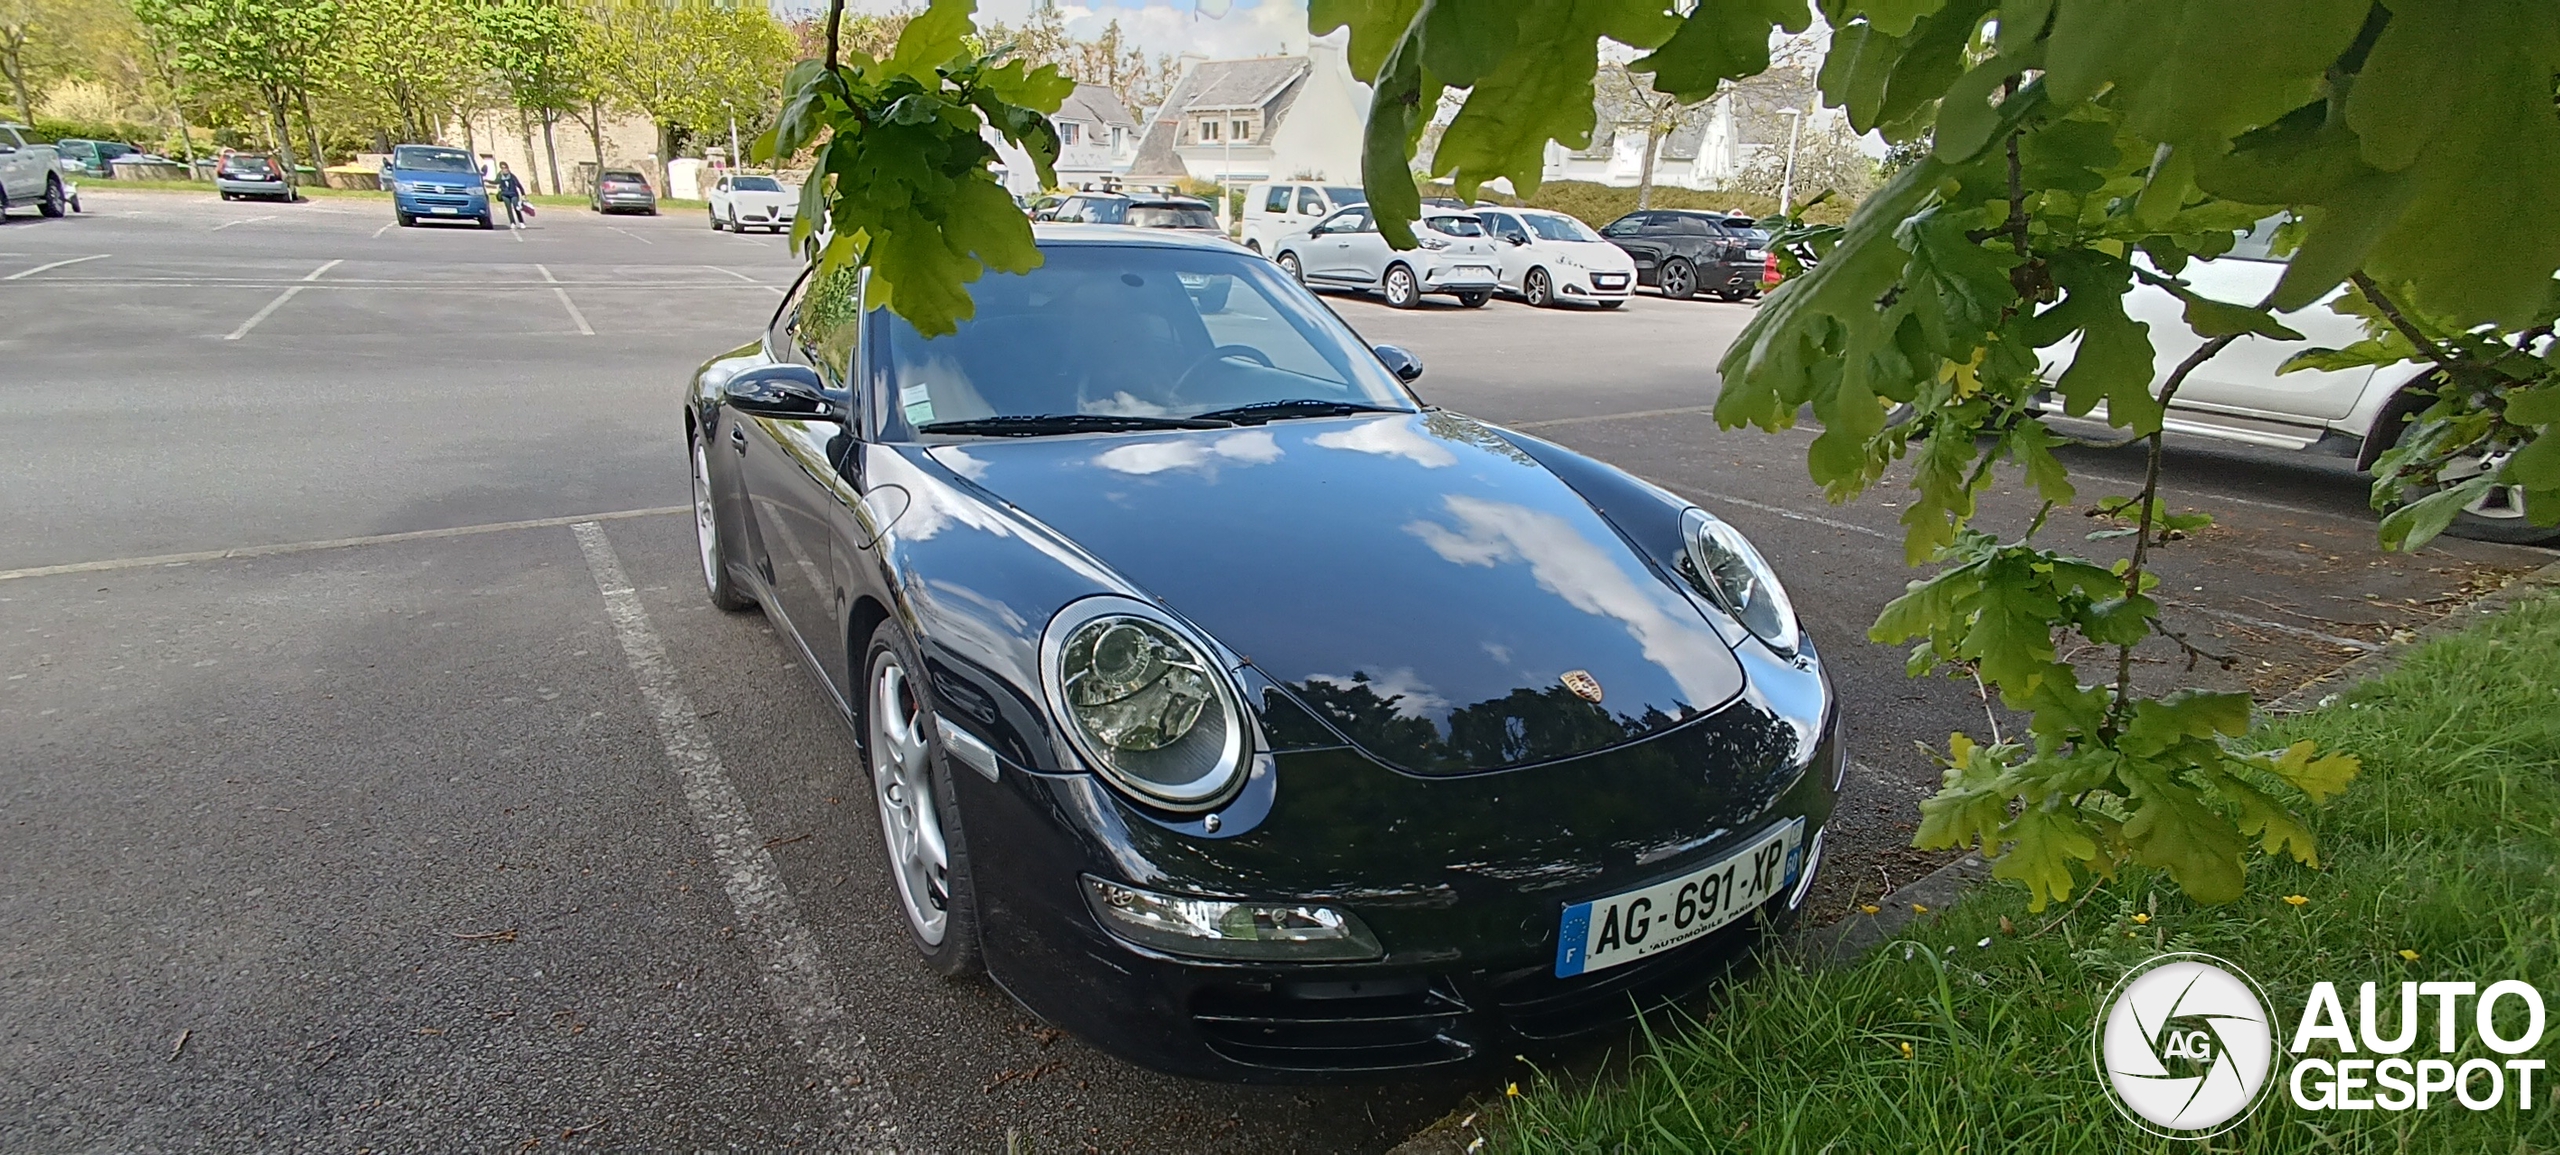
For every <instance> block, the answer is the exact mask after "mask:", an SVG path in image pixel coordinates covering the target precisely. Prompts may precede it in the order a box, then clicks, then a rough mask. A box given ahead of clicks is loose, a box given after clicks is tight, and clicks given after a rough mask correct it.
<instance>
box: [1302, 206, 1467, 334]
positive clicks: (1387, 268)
mask: <svg viewBox="0 0 2560 1155" xmlns="http://www.w3.org/2000/svg"><path fill="white" fill-rule="evenodd" d="M1413 235H1414V236H1415V237H1416V238H1417V239H1419V240H1420V241H1421V242H1422V245H1421V247H1420V248H1417V249H1414V250H1412V251H1410V252H1402V253H1400V252H1397V251H1395V250H1394V249H1392V248H1389V247H1388V246H1387V238H1386V236H1385V235H1384V234H1382V233H1380V232H1379V231H1378V223H1377V221H1376V220H1375V219H1373V218H1372V217H1371V216H1370V215H1369V206H1367V205H1353V206H1351V207H1350V208H1347V209H1343V210H1341V211H1339V212H1336V213H1334V214H1333V215H1332V216H1329V217H1326V218H1324V219H1323V220H1321V221H1318V222H1316V223H1315V225H1314V226H1313V227H1311V228H1308V229H1305V230H1302V231H1299V232H1292V233H1287V234H1284V235H1283V236H1281V237H1280V238H1279V240H1278V241H1277V242H1276V244H1275V246H1274V250H1273V252H1272V254H1271V259H1272V261H1273V262H1275V263H1277V264H1278V265H1279V266H1280V269H1281V271H1282V272H1285V273H1287V274H1289V275H1290V276H1292V277H1295V278H1297V279H1298V280H1300V281H1303V282H1305V283H1306V284H1307V285H1308V287H1310V288H1325V289H1359V290H1363V291H1368V292H1376V293H1380V294H1383V295H1385V297H1386V298H1387V303H1388V304H1390V305H1393V306H1395V307H1396V308H1399V309H1410V308H1413V307H1414V306H1416V305H1419V304H1421V303H1422V295H1423V294H1424V293H1450V294H1454V295H1455V296H1456V297H1457V298H1458V303H1459V304H1461V305H1464V306H1466V307H1467V308H1470V309H1476V308H1482V307H1483V306H1484V303H1485V302H1486V301H1489V300H1492V299H1493V292H1494V290H1495V289H1496V288H1499V287H1500V286H1501V283H1502V280H1501V277H1502V257H1501V254H1500V253H1499V251H1498V250H1497V249H1496V248H1495V247H1494V242H1493V238H1491V237H1489V236H1486V235H1485V229H1484V222H1483V221H1480V220H1477V219H1476V218H1475V217H1473V216H1471V215H1468V214H1467V213H1465V212H1463V211H1460V210H1454V209H1453V210H1445V211H1444V210H1440V209H1424V210H1423V214H1422V219H1421V220H1419V221H1416V222H1414V225H1413Z"/></svg>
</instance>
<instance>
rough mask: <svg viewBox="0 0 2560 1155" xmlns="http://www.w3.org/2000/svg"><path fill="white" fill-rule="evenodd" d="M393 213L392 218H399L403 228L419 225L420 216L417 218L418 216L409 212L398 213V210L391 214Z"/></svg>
mask: <svg viewBox="0 0 2560 1155" xmlns="http://www.w3.org/2000/svg"><path fill="white" fill-rule="evenodd" d="M391 215H392V219H394V220H397V221H399V222H400V227H401V228H404V229H413V228H416V227H418V218H416V217H414V216H411V215H410V214H408V213H398V212H395V213H393V214H391Z"/></svg>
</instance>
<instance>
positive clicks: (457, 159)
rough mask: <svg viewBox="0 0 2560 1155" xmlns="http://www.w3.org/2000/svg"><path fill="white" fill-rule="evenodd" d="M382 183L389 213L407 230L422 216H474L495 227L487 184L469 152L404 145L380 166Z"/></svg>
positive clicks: (430, 217) (395, 150) (431, 217)
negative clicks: (491, 215) (385, 190)
mask: <svg viewBox="0 0 2560 1155" xmlns="http://www.w3.org/2000/svg"><path fill="white" fill-rule="evenodd" d="M382 187H384V188H386V189H389V190H391V211H392V215H394V216H396V217H398V218H399V220H400V227H401V228H404V229H405V228H408V227H409V226H411V225H414V224H416V223H418V222H419V221H420V220H421V219H424V220H435V219H438V218H443V219H446V220H477V221H479V222H480V227H481V228H484V229H487V228H495V227H497V222H495V221H493V220H491V219H490V216H489V186H488V185H487V184H485V183H483V182H482V181H481V179H480V168H479V166H478V165H476V164H474V163H472V159H471V154H470V153H467V152H464V151H462V150H461V149H458V148H446V147H444V146H442V145H435V144H404V145H401V146H399V147H397V148H394V149H392V150H391V160H390V161H389V162H388V163H385V164H384V165H383V166H382Z"/></svg>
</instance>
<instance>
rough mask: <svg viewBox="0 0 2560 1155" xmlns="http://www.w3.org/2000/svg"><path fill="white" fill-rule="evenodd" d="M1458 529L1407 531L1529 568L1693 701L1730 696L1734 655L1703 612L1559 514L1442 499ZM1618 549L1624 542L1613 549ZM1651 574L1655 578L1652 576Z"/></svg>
mask: <svg viewBox="0 0 2560 1155" xmlns="http://www.w3.org/2000/svg"><path fill="white" fill-rule="evenodd" d="M1443 500H1444V501H1445V502H1446V503H1447V505H1448V507H1449V513H1450V514H1451V515H1452V516H1454V517H1456V518H1457V519H1458V528H1457V529H1456V530H1451V529H1450V528H1449V527H1447V526H1444V525H1441V524H1439V523H1437V522H1430V521H1417V522H1413V523H1412V524H1410V525H1407V526H1405V531H1406V532H1408V533H1411V534H1413V535H1414V536H1415V537H1418V538H1421V539H1422V542H1423V544H1425V545H1428V546H1430V547H1431V549H1432V552H1434V553H1437V554H1439V555H1440V556H1441V557H1442V558H1445V559H1447V560H1448V561H1450V562H1453V563H1455V564H1458V565H1480V566H1493V565H1499V564H1502V563H1504V562H1525V563H1526V564H1527V565H1528V566H1529V572H1530V573H1531V574H1532V575H1533V576H1535V577H1536V579H1537V582H1538V588H1540V589H1543V590H1546V591H1547V592H1548V593H1551V594H1554V595H1556V596H1557V597H1559V598H1562V599H1564V601H1565V603H1566V604H1567V605H1570V606H1572V607H1573V608H1575V609H1578V610H1581V611H1583V612H1584V613H1587V614H1593V615H1597V616H1600V617H1609V618H1616V619H1617V620H1618V621H1620V622H1622V623H1624V624H1625V626H1626V630H1627V634H1628V636H1630V637H1632V638H1634V639H1635V640H1636V642H1637V644H1638V645H1640V646H1642V647H1643V649H1644V656H1645V657H1646V658H1648V659H1651V660H1652V661H1653V662H1654V663H1655V664H1656V665H1659V666H1661V667H1662V668H1663V669H1664V670H1665V671H1667V672H1669V673H1670V675H1671V677H1672V680H1674V681H1676V682H1678V683H1680V690H1681V692H1682V693H1683V694H1685V695H1687V696H1688V698H1689V700H1690V701H1693V702H1712V701H1716V700H1718V699H1720V698H1722V697H1723V696H1724V694H1723V693H1722V692H1720V691H1721V690H1723V689H1724V687H1725V683H1726V682H1727V679H1728V677H1729V671H1730V669H1731V667H1732V663H1733V657H1732V654H1731V653H1730V652H1729V651H1727V650H1725V648H1724V646H1723V643H1722V642H1721V641H1720V640H1718V639H1717V638H1716V636H1715V634H1714V633H1713V632H1712V631H1710V630H1709V629H1708V628H1707V626H1706V623H1705V622H1704V621H1703V620H1701V619H1700V618H1699V617H1698V615H1697V611H1696V610H1695V609H1693V608H1691V607H1690V605H1689V604H1688V603H1687V602H1685V601H1682V600H1680V599H1679V598H1678V597H1677V596H1676V595H1674V594H1673V593H1672V591H1670V590H1667V589H1659V588H1655V589H1647V588H1646V585H1647V584H1657V585H1658V583H1639V582H1638V580H1637V575H1635V574H1631V573H1629V572H1628V570H1627V567H1626V566H1624V565H1622V564H1620V562H1619V561H1618V559H1617V558H1616V557H1614V556H1613V555H1612V553H1611V551H1610V550H1609V549H1608V548H1604V547H1603V546H1602V545H1601V544H1600V543H1598V542H1594V541H1592V540H1591V539H1589V538H1587V537H1584V536H1583V535H1582V534H1581V533H1580V532H1579V531H1577V530H1575V529H1574V528H1573V525H1572V523H1570V522H1567V521H1566V520H1565V519H1563V518H1561V517H1558V516H1556V515H1555V514H1552V513H1545V512H1542V511H1539V510H1535V509H1530V508H1528V507H1527V506H1522V505H1514V504H1511V503H1509V502H1499V501H1486V500H1484V499H1483V498H1478V497H1464V496H1458V495H1451V496H1449V497H1447V498H1445V499H1443ZM1609 544H1610V545H1611V546H1615V545H1616V544H1617V543H1615V542H1611V543H1609ZM1646 576H1648V577H1649V576H1650V575H1646Z"/></svg>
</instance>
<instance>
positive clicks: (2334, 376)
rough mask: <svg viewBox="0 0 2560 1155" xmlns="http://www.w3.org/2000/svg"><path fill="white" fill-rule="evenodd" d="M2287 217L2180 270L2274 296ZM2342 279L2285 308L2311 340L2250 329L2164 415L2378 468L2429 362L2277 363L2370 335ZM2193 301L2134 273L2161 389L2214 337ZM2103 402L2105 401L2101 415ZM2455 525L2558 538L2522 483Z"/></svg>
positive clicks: (2195, 427)
mask: <svg viewBox="0 0 2560 1155" xmlns="http://www.w3.org/2000/svg"><path fill="white" fill-rule="evenodd" d="M2283 219H2284V218H2282V217H2280V216H2279V217H2271V218H2268V219H2267V220H2264V221H2261V222H2259V223H2258V225H2257V227H2256V228H2254V229H2251V230H2250V231H2249V232H2247V233H2245V234H2243V235H2241V236H2240V238H2239V240H2238V242H2237V243H2236V244H2234V245H2233V246H2232V249H2231V251H2230V252H2229V253H2226V254H2224V255H2223V256H2221V257H2218V258H2216V259H2214V260H2210V261H2190V262H2188V263H2187V266H2186V268H2185V270H2184V271H2182V272H2180V273H2179V274H2178V277H2179V279H2180V280H2183V281H2185V282H2186V283H2187V284H2188V286H2189V288H2190V290H2191V291H2193V292H2194V293H2196V294H2197V295H2199V296H2203V297H2207V298H2210V299H2212V300H2216V301H2228V302H2232V303H2234V304H2244V305H2245V304H2253V303H2255V302H2258V301H2263V300H2265V299H2266V298H2267V294H2268V292H2269V291H2270V290H2272V289H2274V288H2275V284H2276V281H2277V280H2278V279H2279V278H2281V277H2282V276H2284V270H2285V263H2284V261H2283V260H2282V259H2281V258H2279V257H2276V256H2275V255H2274V254H2273V253H2272V252H2271V251H2270V247H2271V244H2272V242H2273V240H2274V236H2275V230H2276V226H2277V225H2278V224H2280V223H2282V221H2283ZM2136 259H2137V260H2139V259H2140V258H2139V257H2137V258H2136ZM2144 267H2145V268H2146V269H2147V268H2149V265H2147V264H2146V265H2145V266H2144ZM2344 291H2345V290H2344V289H2343V287H2342V288H2340V289H2338V290H2335V291H2332V292H2331V293H2330V294H2329V295H2328V296H2326V297H2323V298H2321V299H2320V300H2319V301H2317V302H2315V303H2313V304H2312V305H2311V306H2310V307H2308V308H2303V309H2297V310H2295V311H2293V312H2290V313H2280V314H2278V315H2277V316H2278V318H2279V319H2280V320H2282V321H2283V322H2284V323H2285V325H2286V326H2287V327H2289V328H2291V329H2292V330H2293V331H2294V332H2297V333H2300V334H2302V335H2303V339H2302V340H2299V341H2291V340H2280V339H2277V338H2273V337H2260V336H2246V337H2242V338H2240V339H2239V340H2236V341H2234V342H2232V343H2231V345H2230V347H2229V348H2226V349H2224V350H2223V351H2222V352H2221V353H2220V354H2218V355H2216V356H2215V357H2213V358H2212V359H2211V360H2208V361H2206V362H2205V363H2204V364H2202V365H2199V366H2197V367H2196V369H2195V371H2194V372H2192V373H2190V374H2188V375H2187V379H2186V383H2185V384H2183V385H2180V386H2179V387H2178V395H2177V396H2176V397H2175V398H2172V399H2171V400H2170V402H2169V412H2168V415H2167V417H2166V418H2165V419H2164V420H2163V422H2162V424H2163V425H2164V427H2165V428H2167V429H2168V430H2169V431H2170V432H2172V433H2185V434H2189V435H2193V436H2198V437H2210V438H2214V439H2216V440H2221V441H2232V442H2239V443H2241V444H2245V445H2259V446H2265V447H2268V448H2273V449H2293V450H2303V451H2307V452H2312V453H2321V454H2328V455H2333V456H2337V457H2345V458H2351V459H2353V460H2354V461H2355V463H2356V468H2358V469H2370V468H2372V466H2373V463H2374V460H2375V459H2376V458H2379V457H2381V456H2382V454H2383V453H2384V452H2385V451H2387V450H2389V449H2390V448H2391V446H2392V445H2393V444H2394V443H2395V442H2397V441H2398V440H2399V439H2400V432H2401V427H2402V426H2403V425H2404V424H2405V423H2406V422H2407V421H2408V420H2409V418H2411V417H2412V416H2414V415H2416V414H2417V413H2418V412H2419V411H2420V410H2423V409H2425V408H2426V407H2427V406H2428V405H2429V404H2431V403H2432V400H2433V399H2432V398H2430V397H2428V396H2426V395H2424V394H2421V393H2417V392H2414V391H2413V390H2412V386H2418V385H2423V384H2425V382H2426V381H2427V378H2428V376H2429V375H2430V373H2431V372H2432V370H2431V368H2430V367H2428V366H2424V365H2417V364H2412V363H2408V362H2402V363H2400V364H2396V365H2385V366H2382V367H2380V368H2373V367H2360V368H2354V369H2343V370H2327V369H2297V370H2295V371H2293V372H2291V373H2284V374H2278V373H2277V372H2276V371H2277V370H2278V369H2280V368H2282V367H2283V365H2284V363H2285V361H2286V359H2288V358H2290V357H2292V356H2293V355H2294V354H2296V353H2299V352H2302V351H2303V350H2305V349H2309V348H2314V347H2318V348H2329V349H2337V348H2343V347H2345V346H2347V345H2351V344H2353V343H2355V342H2357V341H2360V340H2363V339H2364V336H2365V332H2364V324H2363V322H2362V321H2359V320H2358V319H2356V318H2354V317H2350V316H2345V315H2342V314H2340V313H2337V312H2334V311H2332V310H2331V309H2330V308H2329V302H2331V301H2334V300H2336V299H2337V298H2338V296H2339V295H2340V293H2343V292H2344ZM2185 310H2186V305H2185V302H2183V301H2181V300H2180V299H2179V298H2178V297H2177V295H2176V294H2173V293H2171V292H2169V291H2168V290H2166V289H2162V288H2159V287H2157V286H2155V285H2152V284H2150V283H2149V282H2147V281H2140V280H2137V281H2135V282H2134V286H2133V290H2132V291H2131V292H2129V293H2127V294H2125V299H2124V311H2125V314H2126V315H2127V316H2130V317H2132V318H2133V319H2134V320H2136V321H2143V322H2147V323H2149V325H2150V326H2151V346H2152V351H2153V362H2152V364H2153V369H2152V373H2153V375H2152V379H2151V388H2152V392H2153V393H2154V394H2155V395H2156V394H2157V393H2158V392H2159V390H2160V388H2161V387H2162V386H2163V385H2166V384H2167V383H2168V379H2169V375H2170V374H2171V373H2173V372H2175V371H2176V370H2177V367H2178V365H2179V363H2181V362H2183V361H2185V360H2186V359H2187V357H2188V355H2189V354H2192V353H2194V352H2195V351H2196V350H2197V349H2198V348H2200V347H2202V346H2203V344H2204V338H2202V337H2199V336H2197V335H2196V333H2195V330H2193V329H2191V328H2189V327H2188V326H2187V322H2186V319H2185ZM2076 351H2077V343H2076V342H2069V341H2066V342H2063V343H2060V344H2057V345H2054V346H2052V347H2051V348H2048V349H2046V350H2045V352H2044V368H2043V371H2044V376H2045V378H2046V380H2054V379H2056V378H2058V377H2059V376H2060V374H2061V373H2062V371H2063V369H2065V368H2067V367H2068V366H2069V364H2070V361H2071V358H2072V357H2073V356H2074V355H2075V354H2076ZM2044 407H2045V409H2046V411H2048V412H2052V413H2057V414H2058V413H2061V412H2062V410H2063V401H2062V398H2061V397H2060V396H2059V395H2048V396H2047V398H2046V400H2045V402H2044ZM2103 413H2104V406H2103V405H2101V406H2100V408H2099V410H2098V412H2097V413H2093V414H2092V416H2098V415H2101V414H2103ZM2479 467H2480V463H2477V462H2474V463H2472V464H2471V467H2470V471H2469V472H2465V471H2448V473H2447V479H2448V480H2453V479H2456V478H2458V477H2462V476H2471V475H2472V473H2474V472H2476V471H2477V469H2478V468H2479ZM2452 532H2453V533H2454V534H2456V535H2457V536H2461V537H2471V538H2479V539H2482V540H2485V541H2504V542H2517V543H2523V544H2553V543H2560V528H2552V527H2543V526H2536V525H2534V524H2532V523H2531V522H2529V521H2527V520H2526V519H2525V510H2524V493H2523V491H2522V490H2521V489H2519V488H2513V487H2509V488H2504V489H2494V490H2491V491H2489V493H2488V494H2486V495H2485V496H2483V497H2482V498H2481V499H2480V500H2479V501H2476V502H2473V503H2472V504H2471V505H2470V506H2469V507H2468V508H2466V509H2465V510H2463V512H2462V513H2461V514H2459V515H2457V516H2456V517H2455V518H2454V524H2453V527H2452Z"/></svg>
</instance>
